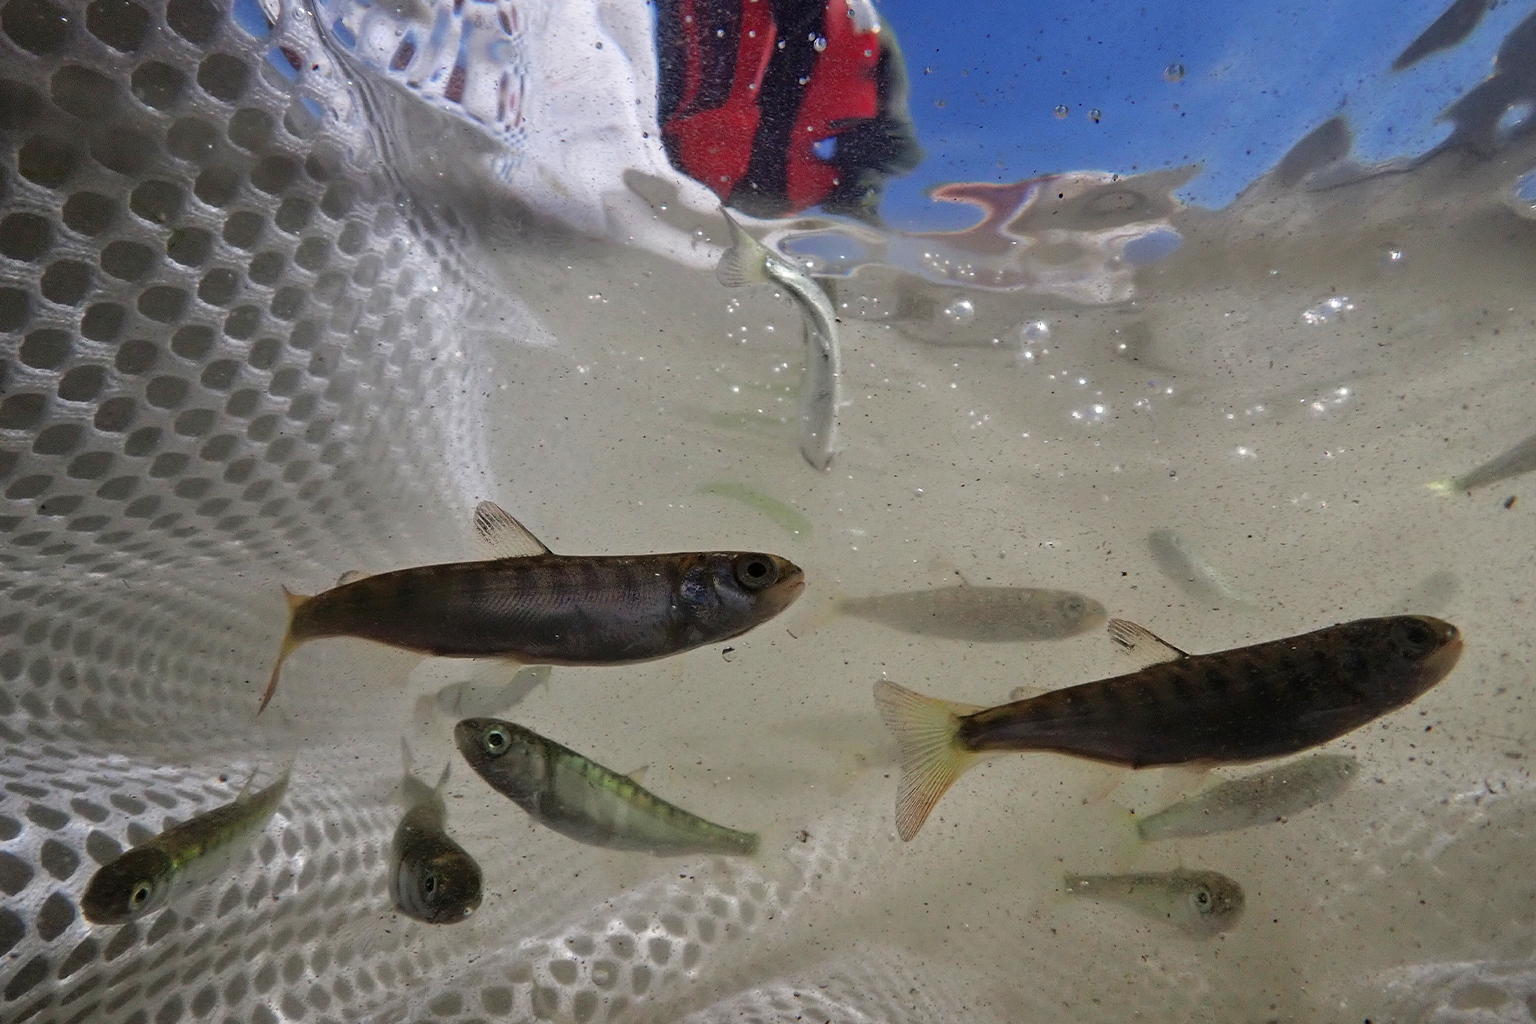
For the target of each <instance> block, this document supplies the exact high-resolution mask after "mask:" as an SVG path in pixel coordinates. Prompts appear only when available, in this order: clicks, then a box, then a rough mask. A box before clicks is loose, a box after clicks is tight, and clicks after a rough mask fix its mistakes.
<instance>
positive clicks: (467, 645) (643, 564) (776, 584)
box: [261, 501, 805, 708]
mask: <svg viewBox="0 0 1536 1024" xmlns="http://www.w3.org/2000/svg"><path fill="white" fill-rule="evenodd" d="M475 527H476V529H477V530H478V531H479V533H480V536H481V539H482V540H483V541H484V542H485V543H486V544H487V545H488V546H489V547H491V548H492V549H493V550H495V551H497V552H498V553H499V554H500V555H501V557H498V558H493V559H489V560H485V561H476V562H450V563H447V564H442V565H423V566H416V567H414V568H410V569H396V570H394V571H392V572H383V573H379V574H378V575H376V576H366V577H363V578H362V579H358V580H354V581H352V582H350V583H347V584H344V585H342V586H339V587H333V588H332V589H330V590H327V591H325V592H324V593H321V594H316V595H315V596H314V597H304V596H301V595H298V594H289V593H288V592H287V591H286V590H285V591H284V594H286V595H287V598H288V608H289V622H288V632H287V633H286V635H284V637H283V644H282V648H281V650H279V652H278V655H277V664H276V665H274V666H273V668H272V678H271V680H270V682H268V684H267V690H266V693H264V694H263V695H262V698H261V707H262V708H265V707H266V706H267V704H268V702H270V701H271V699H272V695H273V694H274V693H275V692H277V681H278V676H279V673H281V672H282V668H283V662H284V661H285V660H286V659H287V657H288V655H289V654H291V653H292V652H293V650H294V649H295V648H296V647H298V646H299V645H300V644H303V643H306V642H307V641H310V640H319V639H321V638H323V637H332V636H352V637H358V638H361V639H364V640H372V641H375V642H377V643H382V644H388V645H390V646H392V647H401V648H404V649H405V650H408V651H415V652H417V653H419V654H434V655H438V656H440V657H448V658H504V659H507V660H510V661H518V662H522V663H524V664H537V665H626V664H631V663H633V662H637V661H651V660H653V659H656V658H664V657H667V656H668V655H671V654H680V653H681V652H683V651H688V650H692V649H693V648H695V647H700V646H703V645H704V644H712V643H716V642H718V641H721V640H729V639H731V638H732V637H736V636H740V635H741V634H742V633H745V632H746V631H747V630H749V629H751V628H753V627H754V626H757V625H760V624H761V623H763V622H765V621H767V620H768V619H771V618H773V617H774V616H775V615H777V614H778V613H779V612H781V611H783V610H784V609H785V608H787V607H789V605H790V604H791V603H792V602H793V601H794V600H795V598H797V597H799V596H800V591H801V589H802V588H803V587H804V585H805V576H804V574H803V573H802V572H801V571H800V569H799V567H798V566H796V565H795V564H794V563H792V562H790V561H789V560H787V559H784V558H780V557H778V556H777V555H768V554H757V553H752V552H745V551H699V552H683V553H676V554H658V555H557V554H554V553H553V552H551V551H550V550H549V549H548V548H546V547H545V546H544V545H543V544H541V543H539V541H538V540H536V539H535V538H534V536H533V535H532V534H530V533H529V532H528V531H527V530H525V529H524V528H523V526H522V524H521V523H519V522H518V521H517V520H515V519H513V518H512V517H511V516H509V515H507V513H506V512H504V511H502V510H501V508H500V507H498V506H496V505H494V504H492V503H491V502H488V501H482V502H481V503H480V504H479V506H478V507H477V508H476V509H475Z"/></svg>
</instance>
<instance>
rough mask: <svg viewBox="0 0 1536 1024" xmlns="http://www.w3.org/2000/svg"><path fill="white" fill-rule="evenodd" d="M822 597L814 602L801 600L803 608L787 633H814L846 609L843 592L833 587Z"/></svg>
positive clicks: (796, 635) (795, 634)
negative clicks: (817, 601)
mask: <svg viewBox="0 0 1536 1024" xmlns="http://www.w3.org/2000/svg"><path fill="white" fill-rule="evenodd" d="M822 597H823V599H822V600H821V601H820V602H819V603H816V604H812V603H811V602H810V601H807V600H802V602H801V603H802V604H803V605H804V609H803V611H802V613H801V614H800V615H798V616H797V617H796V618H795V624H794V625H793V626H791V627H789V633H790V635H791V636H793V637H797V638H798V637H802V636H805V635H807V634H809V633H814V632H816V631H817V630H818V629H821V628H822V627H823V626H826V625H829V624H830V623H833V622H836V621H837V620H838V619H840V618H842V617H843V615H844V614H846V613H847V611H848V598H847V597H845V596H844V595H843V592H842V591H840V590H838V589H837V588H836V587H833V588H832V589H831V590H830V591H828V592H826V593H825V594H823V595H822Z"/></svg>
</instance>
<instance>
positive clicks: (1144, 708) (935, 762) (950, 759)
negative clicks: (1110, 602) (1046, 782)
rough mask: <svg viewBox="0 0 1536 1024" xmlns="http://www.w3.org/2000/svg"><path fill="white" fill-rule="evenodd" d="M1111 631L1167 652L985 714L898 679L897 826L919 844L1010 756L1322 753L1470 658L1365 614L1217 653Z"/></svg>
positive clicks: (1451, 642)
mask: <svg viewBox="0 0 1536 1024" xmlns="http://www.w3.org/2000/svg"><path fill="white" fill-rule="evenodd" d="M1109 627H1110V633H1111V635H1112V636H1114V637H1115V638H1116V639H1117V640H1119V641H1120V642H1121V643H1123V644H1125V645H1126V646H1135V647H1137V648H1140V647H1142V646H1146V647H1148V648H1155V649H1157V650H1159V652H1160V654H1161V656H1162V657H1164V658H1165V660H1163V661H1162V662H1160V663H1159V664H1155V665H1149V666H1148V667H1146V668H1144V669H1142V670H1141V671H1139V672H1132V673H1130V674H1129V675H1123V676H1116V677H1114V678H1113V679H1101V680H1099V681H1097V682H1092V683H1083V684H1082V685H1080V686H1069V687H1067V688H1065V689H1061V690H1054V691H1051V692H1049V693H1044V694H1041V695H1039V696H1036V697H1030V698H1028V699H1026V700H1019V701H1014V702H1013V703H1011V704H1002V705H999V706H998V707H994V708H979V707H975V706H973V705H967V704H952V703H950V702H949V701H944V700H937V699H935V698H933V697H925V696H923V695H922V694H920V693H914V692H913V691H911V690H908V689H905V688H903V687H900V686H897V685H896V684H895V683H892V682H889V681H887V680H884V679H882V680H880V681H879V682H877V683H876V684H875V705H876V706H877V707H878V708H879V709H880V715H881V717H882V718H883V719H884V720H885V723H886V725H887V726H888V727H889V728H890V730H891V731H892V732H893V733H895V735H896V742H897V746H898V747H899V748H900V751H901V782H900V785H899V787H898V789H897V795H896V830H897V832H898V833H899V834H900V835H901V838H902V839H911V838H912V837H913V836H915V835H917V832H918V829H920V828H922V826H923V822H924V821H925V820H926V819H927V817H928V813H929V812H930V811H931V810H933V806H934V804H936V803H938V802H939V798H940V797H942V796H943V795H944V791H945V790H947V789H948V788H949V786H950V784H951V783H953V782H954V781H955V779H957V778H959V777H960V775H961V773H963V772H964V771H965V770H966V769H967V768H969V767H970V766H971V765H972V764H974V763H975V762H976V761H978V760H980V759H982V758H985V757H987V756H988V755H990V754H993V753H996V752H999V751H1008V750H1012V751H1021V752H1022V751H1031V750H1049V751H1054V752H1056V753H1060V754H1071V755H1074V756H1076V757H1084V758H1089V759H1091V760H1094V761H1106V762H1109V763H1111V764H1120V765H1125V766H1126V767H1130V768H1149V767H1154V766H1157V765H1170V764H1189V763H1206V764H1212V765H1216V764H1239V763H1242V762H1246V761H1262V760H1265V759H1267V758H1272V757H1281V756H1283V755H1286V754H1293V753H1296V752H1297V751H1301V750H1306V749H1307V748H1309V747H1315V746H1317V745H1318V744H1320V743H1326V742H1327V741H1329V740H1331V739H1333V738H1335V737H1337V736H1342V735H1344V734H1345V733H1347V732H1349V731H1351V730H1353V729H1358V728H1359V727H1360V726H1362V725H1364V724H1365V723H1367V722H1369V721H1371V720H1373V719H1375V718H1378V717H1380V716H1381V715H1384V714H1386V713H1387V712H1389V711H1392V710H1394V709H1396V708H1400V707H1402V706H1403V705H1405V704H1407V703H1409V702H1410V701H1412V700H1414V699H1415V698H1417V697H1418V696H1419V695H1420V694H1422V693H1423V692H1424V691H1425V690H1428V689H1429V688H1430V687H1431V686H1434V685H1435V684H1436V683H1438V682H1439V681H1440V680H1442V679H1444V678H1445V676H1446V675H1447V674H1448V673H1449V672H1450V671H1451V669H1452V668H1453V667H1454V666H1455V664H1456V660H1457V659H1458V658H1459V657H1461V646H1462V644H1461V633H1460V631H1458V630H1457V629H1456V627H1455V626H1453V625H1451V624H1450V623H1448V622H1442V621H1441V620H1439V619H1434V618H1430V617H1429V616H1427V615H1397V616H1392V617H1389V618H1380V619H1359V620H1357V621H1355V622H1346V623H1343V624H1341V625H1337V626H1329V627H1328V628H1326V629H1319V630H1317V631H1316V632H1313V633H1304V634H1302V635H1301V636H1295V637H1290V638H1288V639H1285V640H1272V641H1270V642H1268V643H1262V644H1255V645H1253V646H1251V647H1239V648H1236V649H1234V650H1230V651H1220V652H1217V653H1215V654H1193V655H1191V654H1185V653H1184V652H1183V651H1180V650H1179V649H1178V648H1176V647H1174V646H1172V645H1171V644H1168V643H1166V642H1164V641H1162V640H1160V639H1158V638H1157V637H1156V636H1154V635H1153V634H1152V633H1150V632H1148V631H1147V630H1145V629H1143V628H1142V627H1140V626H1137V625H1135V624H1134V623H1130V622H1125V621H1124V620H1121V619H1112V620H1110V624H1109Z"/></svg>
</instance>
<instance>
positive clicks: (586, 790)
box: [453, 718, 758, 857]
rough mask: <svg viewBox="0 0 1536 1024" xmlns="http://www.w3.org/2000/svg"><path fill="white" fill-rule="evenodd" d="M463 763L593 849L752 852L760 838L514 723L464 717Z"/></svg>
mask: <svg viewBox="0 0 1536 1024" xmlns="http://www.w3.org/2000/svg"><path fill="white" fill-rule="evenodd" d="M453 738H454V742H455V743H457V744H458V747H459V752H460V753H461V754H463V755H464V760H466V761H468V762H469V766H470V767H471V768H473V769H474V770H475V771H477V772H479V773H480V777H481V778H483V779H484V780H485V781H486V782H488V783H490V785H491V787H492V788H493V789H495V790H496V792H498V793H500V794H502V795H503V796H505V797H507V798H508V799H510V800H512V802H514V803H516V804H517V805H518V806H519V807H521V808H522V809H523V810H525V811H527V812H528V813H529V814H530V815H532V816H533V818H534V819H535V820H537V821H538V822H540V823H541V824H544V825H547V826H548V827H550V828H552V829H554V830H555V831H556V832H559V833H560V834H561V835H563V836H568V837H569V838H571V839H574V840H576V841H577V842H581V843H587V844H588V845H591V846H606V847H608V848H609V849H614V850H639V851H643V852H645V853H652V854H655V855H656V856H658V857H660V856H676V855H679V854H690V853H713V854H726V855H743V856H750V855H751V854H754V853H756V852H757V847H758V837H757V834H756V833H753V832H738V831H736V830H735V829H733V828H726V827H725V826H724V825H716V824H715V823H714V822H712V821H706V820H705V819H703V818H701V817H699V816H698V815H697V814H694V813H692V812H690V811H685V810H683V809H682V808H681V807H678V806H677V805H676V804H670V803H668V802H667V801H665V800H663V799H662V798H661V797H659V796H657V795H656V794H654V793H652V792H651V791H650V790H648V789H645V788H644V787H642V786H641V785H640V784H639V783H638V782H636V781H635V780H634V778H633V777H631V776H628V775H620V774H619V773H618V772H616V771H613V770H612V769H609V768H604V767H603V766H602V765H600V764H598V763H597V762H596V761H594V760H592V759H591V758H589V757H585V756H583V755H581V754H578V753H577V752H576V751H574V750H572V749H571V748H570V747H566V746H562V745H561V744H559V743H556V742H555V741H554V740H551V739H547V738H545V737H543V736H540V735H539V734H538V733H536V732H534V731H533V730H532V729H527V728H524V727H523V726H521V725H517V724H515V723H513V722H503V721H500V720H498V719H495V718H466V719H464V721H462V722H460V723H459V724H458V725H457V726H455V727H454V730H453Z"/></svg>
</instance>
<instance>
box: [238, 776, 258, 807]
mask: <svg viewBox="0 0 1536 1024" xmlns="http://www.w3.org/2000/svg"><path fill="white" fill-rule="evenodd" d="M260 771H261V769H259V768H252V769H251V774H249V775H247V776H246V777H245V785H243V786H241V787H240V792H238V793H236V794H235V803H237V804H243V803H245V802H246V801H247V800H249V799H250V798H251V793H252V789H251V786H252V785H254V784H255V782H256V776H257V775H258V774H259V773H260Z"/></svg>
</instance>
